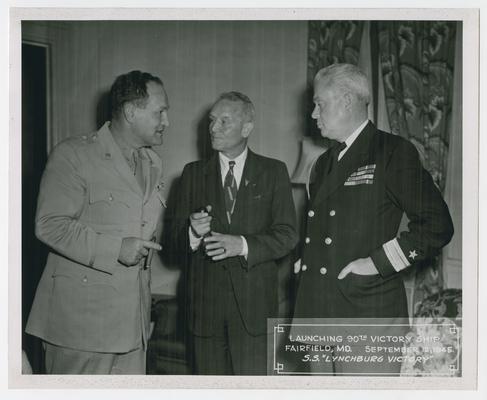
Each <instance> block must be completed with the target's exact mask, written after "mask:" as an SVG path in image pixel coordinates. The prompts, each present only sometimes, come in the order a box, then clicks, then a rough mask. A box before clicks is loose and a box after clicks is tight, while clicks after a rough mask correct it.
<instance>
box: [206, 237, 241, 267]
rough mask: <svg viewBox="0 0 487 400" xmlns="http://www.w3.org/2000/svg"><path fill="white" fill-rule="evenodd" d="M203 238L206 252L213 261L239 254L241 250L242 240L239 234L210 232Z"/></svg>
mask: <svg viewBox="0 0 487 400" xmlns="http://www.w3.org/2000/svg"><path fill="white" fill-rule="evenodd" d="M203 240H204V242H205V250H206V254H207V255H208V256H209V257H211V259H212V260H213V261H219V260H224V259H225V258H228V257H235V256H239V255H240V254H241V253H242V250H243V240H242V238H241V237H240V236H236V235H224V234H221V233H217V232H212V233H211V235H210V236H208V237H206V238H204V239H203Z"/></svg>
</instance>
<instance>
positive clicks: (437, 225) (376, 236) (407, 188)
mask: <svg viewBox="0 0 487 400" xmlns="http://www.w3.org/2000/svg"><path fill="white" fill-rule="evenodd" d="M327 158H328V154H327V153H325V154H323V155H322V156H321V157H320V158H319V159H318V161H317V164H316V183H315V184H314V190H312V192H311V198H310V205H309V211H308V216H307V227H306V237H307V238H308V239H307V240H305V243H304V244H303V251H302V265H305V266H306V267H304V268H303V267H302V271H301V272H300V278H299V279H300V282H299V287H298V292H297V299H296V304H295V315H294V316H295V317H298V318H311V317H316V318H328V317H333V318H336V317H342V318H347V317H352V318H358V317H364V318H369V317H377V318H390V317H405V316H407V303H406V295H405V290H404V285H403V282H402V279H401V277H400V275H399V274H398V272H397V268H398V267H399V268H402V267H405V266H406V265H408V264H410V265H414V264H415V263H417V262H418V261H422V260H425V259H427V258H430V257H432V256H435V255H436V254H437V253H438V251H439V250H440V249H441V247H442V246H444V245H445V244H447V243H448V242H449V241H450V239H451V237H452V234H453V225H452V221H451V217H450V214H449V212H448V208H447V206H446V204H445V202H444V201H443V199H442V196H441V194H440V192H439V191H438V189H437V188H436V186H435V185H434V183H433V180H432V178H431V175H430V174H429V173H428V172H427V171H426V170H425V169H424V168H423V167H422V165H421V162H420V160H419V157H418V153H417V151H416V149H415V148H414V146H413V145H412V144H411V143H410V142H409V141H407V140H405V139H403V138H401V137H398V136H395V135H391V134H387V133H385V132H381V131H379V130H377V129H376V128H375V127H374V125H373V124H372V123H370V122H369V124H368V125H367V126H366V127H365V128H364V130H363V131H362V132H361V133H360V135H359V136H358V137H357V139H356V140H355V142H354V143H353V144H352V145H351V147H350V148H349V149H348V150H347V152H346V153H345V155H344V156H343V158H342V159H341V160H340V162H339V163H338V164H337V165H336V167H335V168H334V169H333V172H332V173H331V174H330V175H325V173H324V171H323V169H324V168H323V167H324V165H326V163H327ZM403 212H405V213H406V215H407V217H408V218H409V226H408V228H409V231H407V232H403V233H401V235H400V236H399V237H398V238H397V239H396V240H394V239H395V238H396V235H397V232H398V228H399V224H400V222H401V218H402V215H403ZM365 257H371V258H372V260H373V262H374V264H375V266H376V267H377V269H378V271H379V275H369V276H362V275H356V274H353V273H351V274H349V275H348V276H347V277H346V278H345V279H343V280H338V279H337V277H338V274H339V272H340V271H341V270H342V269H343V268H344V267H345V266H346V265H347V264H348V263H349V262H351V261H353V260H355V259H357V258H365ZM391 261H392V262H391ZM303 269H304V270H303Z"/></svg>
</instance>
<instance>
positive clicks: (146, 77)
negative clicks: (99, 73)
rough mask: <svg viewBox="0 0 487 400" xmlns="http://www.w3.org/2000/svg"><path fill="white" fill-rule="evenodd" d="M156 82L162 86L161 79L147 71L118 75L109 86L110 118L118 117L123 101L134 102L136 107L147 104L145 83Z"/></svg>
mask: <svg viewBox="0 0 487 400" xmlns="http://www.w3.org/2000/svg"><path fill="white" fill-rule="evenodd" d="M149 82H154V83H157V84H159V85H161V86H163V87H164V84H163V83H162V81H161V79H160V78H158V77H157V76H154V75H151V74H149V73H148V72H141V71H131V72H128V73H126V74H123V75H120V76H118V77H117V79H115V82H113V85H112V87H111V88H110V109H111V116H112V118H115V117H118V116H119V115H120V113H121V111H122V108H123V105H124V104H125V103H131V102H133V103H135V104H136V105H137V107H144V106H145V105H146V104H147V99H148V97H149V95H148V94H147V84H148V83H149Z"/></svg>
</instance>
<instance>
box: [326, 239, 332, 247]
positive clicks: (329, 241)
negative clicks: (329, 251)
mask: <svg viewBox="0 0 487 400" xmlns="http://www.w3.org/2000/svg"><path fill="white" fill-rule="evenodd" d="M331 242H332V240H331V238H329V237H327V238H326V239H325V243H326V244H328V245H330V244H331Z"/></svg>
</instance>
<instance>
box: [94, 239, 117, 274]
mask: <svg viewBox="0 0 487 400" xmlns="http://www.w3.org/2000/svg"><path fill="white" fill-rule="evenodd" d="M122 240H123V239H122V238H121V237H117V236H111V235H106V234H103V233H99V234H98V235H97V237H96V244H95V257H94V259H93V263H92V266H93V268H95V269H99V270H101V271H105V272H108V273H110V274H111V273H113V271H114V269H115V267H116V266H117V263H118V257H119V255H120V248H121V247H122Z"/></svg>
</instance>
